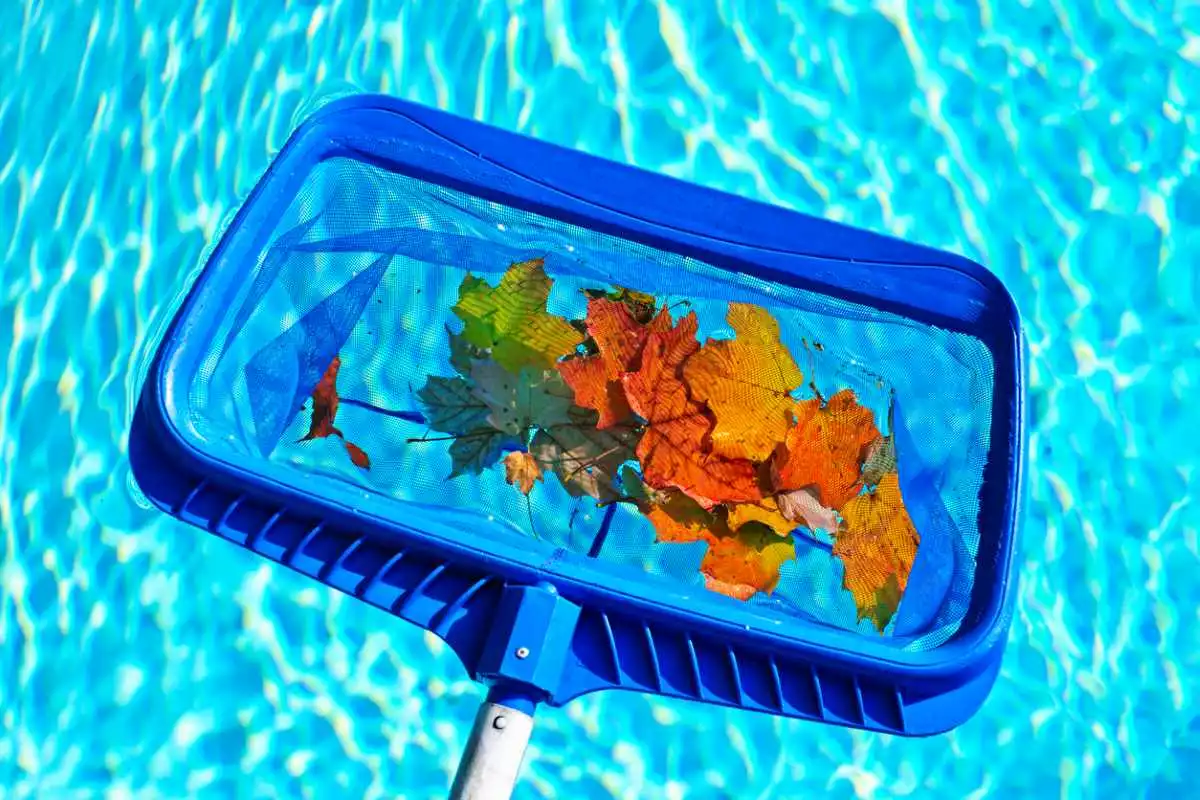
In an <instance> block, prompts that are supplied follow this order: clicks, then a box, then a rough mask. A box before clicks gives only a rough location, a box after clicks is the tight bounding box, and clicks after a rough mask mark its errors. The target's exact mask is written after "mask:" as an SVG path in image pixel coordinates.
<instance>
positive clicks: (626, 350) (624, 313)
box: [587, 297, 669, 381]
mask: <svg viewBox="0 0 1200 800" xmlns="http://www.w3.org/2000/svg"><path fill="white" fill-rule="evenodd" d="M668 320H669V318H668ZM656 327H658V328H659V329H661V328H662V323H661V321H660V322H659V323H658V325H657V326H656ZM587 330H588V333H589V334H591V337H592V338H593V339H594V340H595V341H596V348H597V349H598V350H599V351H600V358H601V359H602V360H603V361H604V367H605V370H606V371H607V374H608V379H609V380H613V381H615V380H619V379H620V378H621V375H622V374H624V372H625V371H626V370H628V369H629V367H630V365H632V364H633V362H634V359H636V358H637V357H638V355H640V354H641V352H642V345H644V344H645V343H646V336H647V335H649V333H650V331H651V328H650V327H648V326H646V325H642V324H640V323H639V322H638V321H637V320H636V319H634V318H633V313H632V312H631V311H630V310H629V306H628V305H626V304H625V303H622V302H618V301H616V300H609V299H607V298H604V297H597V298H593V299H591V300H589V301H588V314H587Z"/></svg>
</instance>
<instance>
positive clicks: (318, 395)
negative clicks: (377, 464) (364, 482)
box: [300, 356, 371, 469]
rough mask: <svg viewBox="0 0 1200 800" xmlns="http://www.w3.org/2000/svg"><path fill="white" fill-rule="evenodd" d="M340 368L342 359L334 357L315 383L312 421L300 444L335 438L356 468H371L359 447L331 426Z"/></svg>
mask: <svg viewBox="0 0 1200 800" xmlns="http://www.w3.org/2000/svg"><path fill="white" fill-rule="evenodd" d="M341 368H342V359H341V358H340V357H339V356H334V357H333V361H331V362H329V366H328V367H327V368H326V370H325V374H324V375H322V376H321V380H320V381H318V382H317V385H316V387H315V388H314V389H313V393H312V403H313V408H312V419H311V420H310V422H309V425H308V433H307V434H306V435H305V436H304V438H302V439H301V440H300V441H301V442H308V441H311V440H313V439H324V438H326V437H328V436H337V437H338V438H339V439H341V440H342V444H343V445H344V446H345V448H346V453H347V454H348V455H349V456H350V461H351V462H353V463H354V465H355V466H356V467H361V468H362V469H370V468H371V459H370V458H368V457H367V454H366V453H365V452H364V451H363V449H362V448H361V447H359V446H358V445H356V444H352V443H351V442H348V441H346V437H345V436H344V435H343V434H342V432H341V431H340V430H338V429H337V427H336V426H335V425H334V424H333V420H334V417H336V416H337V411H338V393H337V374H338V370H340V369H341Z"/></svg>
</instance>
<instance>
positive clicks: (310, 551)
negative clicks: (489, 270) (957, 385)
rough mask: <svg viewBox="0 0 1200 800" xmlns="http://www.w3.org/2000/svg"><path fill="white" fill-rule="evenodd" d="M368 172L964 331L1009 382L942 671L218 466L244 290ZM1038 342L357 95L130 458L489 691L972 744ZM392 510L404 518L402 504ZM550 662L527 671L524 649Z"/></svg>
mask: <svg viewBox="0 0 1200 800" xmlns="http://www.w3.org/2000/svg"><path fill="white" fill-rule="evenodd" d="M332 157H351V158H356V159H360V160H363V161H367V162H370V163H373V164H375V165H377V166H380V167H382V168H385V169H389V170H393V171H396V172H399V173H403V174H406V175H409V176H412V177H416V178H420V179H423V180H427V181H431V182H435V183H438V184H441V185H444V186H447V187H451V188H455V189H458V190H460V191H464V192H466V193H468V194H471V195H474V196H477V197H482V198H485V199H489V200H494V201H497V202H501V203H504V204H505V205H508V206H510V207H514V208H518V209H525V210H528V211H532V212H536V213H539V214H542V215H544V216H548V217H553V218H556V219H560V220H563V221H566V222H570V223H572V224H575V225H579V226H581V227H584V228H591V229H594V230H598V231H601V232H604V233H608V234H611V235H615V236H619V237H622V238H625V239H630V240H635V241H638V242H641V243H643V244H646V245H650V246H653V247H657V248H659V249H662V250H667V251H672V252H676V253H679V254H682V255H687V256H692V257H695V258H698V259H701V260H703V261H705V262H707V263H709V264H713V265H715V266H717V267H720V268H725V269H731V270H738V271H742V272H745V273H748V274H753V275H757V276H759V277H762V278H765V279H769V280H773V281H776V282H779V283H784V284H789V285H793V286H798V287H802V288H806V289H810V290H814V291H818V292H821V293H824V294H827V295H831V296H835V297H839V298H843V299H847V300H852V301H855V302H860V303H864V304H866V305H869V306H873V307H875V308H879V309H881V310H885V311H891V312H894V313H898V314H901V315H903V316H906V317H909V318H911V319H915V320H918V321H922V322H926V323H929V324H936V325H939V326H941V327H944V328H948V329H951V330H957V331H962V332H964V333H967V334H970V335H972V336H975V337H977V338H978V339H979V340H980V341H981V342H983V344H984V345H985V346H986V347H987V348H988V350H989V352H990V353H991V356H992V358H993V361H994V364H995V385H994V389H993V408H992V430H991V442H992V449H991V453H990V455H989V460H988V463H987V466H986V468H985V473H984V482H983V488H982V494H981V511H980V531H981V545H980V552H979V557H978V566H977V571H976V580H975V587H976V588H975V591H974V593H973V595H972V601H971V604H970V607H969V610H968V613H967V616H966V618H965V619H964V621H963V625H962V628H961V630H960V633H959V634H958V635H956V636H955V637H954V638H952V639H951V640H950V641H949V642H947V643H946V644H945V645H943V646H941V647H938V648H936V649H933V650H930V651H926V652H907V651H901V650H897V649H895V648H892V647H888V646H887V645H886V644H884V643H883V642H875V641H873V640H871V639H870V638H869V637H863V636H861V635H858V634H855V633H852V632H847V631H839V630H833V629H826V628H821V627H818V626H805V625H803V624H800V625H798V626H797V628H796V629H795V630H790V631H778V630H775V631H773V630H770V629H769V628H768V627H767V625H765V624H764V618H763V617H761V616H758V615H756V614H755V612H753V611H751V610H745V611H742V610H741V609H732V610H731V609H730V607H729V605H730V604H728V603H725V602H719V601H718V599H717V598H715V597H712V596H709V593H707V592H704V591H698V592H697V591H691V590H687V589H684V588H680V589H677V590H673V591H672V590H665V591H663V590H662V589H661V587H660V586H656V587H655V601H652V600H651V599H650V598H648V597H646V596H645V594H644V592H640V591H639V588H638V584H637V583H636V582H634V581H630V580H626V579H619V578H618V579H614V577H613V574H612V573H611V571H608V570H607V569H602V568H600V567H599V566H597V565H596V564H594V563H591V562H589V561H588V560H587V559H585V558H582V557H578V556H577V555H576V554H571V553H566V552H564V553H562V554H561V555H562V558H561V559H556V564H555V570H556V574H555V575H554V576H553V578H548V577H547V575H546V573H545V572H544V571H543V570H541V569H539V565H538V563H537V562H535V561H533V560H531V559H530V558H529V557H528V555H527V554H526V553H525V552H524V551H521V550H519V549H517V548H512V547H506V546H504V545H497V544H496V543H495V542H492V543H491V545H492V549H491V551H490V552H485V551H481V550H477V549H474V548H472V547H471V546H469V543H464V541H463V539H464V536H463V533H462V530H461V527H459V528H456V527H455V522H456V519H457V520H458V521H459V524H460V526H461V525H465V524H467V520H468V518H467V517H460V516H459V515H457V514H456V513H455V512H453V511H442V512H441V513H438V514H436V515H435V514H433V513H431V510H430V509H428V508H425V509H422V508H421V507H418V506H411V505H410V506H408V507H406V510H408V511H410V512H411V515H410V516H407V517H406V518H405V519H403V520H398V519H395V518H394V516H393V514H394V512H395V511H396V508H397V506H396V505H395V502H396V501H386V500H382V499H379V498H375V497H373V496H372V495H370V494H367V493H364V492H361V491H359V490H356V489H354V488H353V487H350V486H349V485H346V486H344V487H342V486H338V487H333V488H331V489H329V491H328V492H324V491H323V496H322V497H321V498H315V497H313V496H312V495H311V494H307V493H305V492H302V491H300V490H299V489H298V487H297V486H296V485H295V483H294V482H293V481H290V480H289V475H292V476H294V471H292V470H290V469H289V468H287V467H285V466H281V465H275V464H271V463H268V462H264V461H263V460H261V459H259V460H256V461H252V460H249V459H245V460H238V459H235V458H231V457H230V456H228V455H226V454H221V455H220V456H218V455H216V454H214V453H213V452H210V451H207V450H206V448H205V444H204V442H203V440H201V439H200V437H198V436H197V435H196V434H195V432H194V431H193V430H192V429H191V428H190V426H189V425H188V423H187V414H186V413H185V411H186V401H185V400H184V399H183V398H186V396H187V393H186V390H184V389H182V386H183V384H182V383H181V381H183V380H186V379H187V377H188V376H190V375H192V374H194V373H195V366H196V364H197V360H198V359H199V358H200V357H201V355H202V353H203V351H204V349H205V348H206V347H207V346H208V342H210V341H211V339H212V336H213V335H214V330H215V325H216V323H217V322H218V321H219V319H220V317H221V315H222V314H223V313H225V311H226V308H227V301H228V300H227V299H228V296H229V294H230V292H231V291H232V290H233V287H235V286H236V285H237V283H238V282H239V281H244V279H245V275H246V273H247V271H248V270H249V269H250V268H252V266H253V263H254V259H255V257H256V255H257V253H259V252H260V251H261V249H262V247H263V246H264V244H265V243H266V239H267V237H268V236H269V235H270V234H271V232H272V231H273V230H274V223H275V222H276V221H277V220H278V219H279V217H280V215H281V214H282V213H283V211H284V210H285V209H286V208H287V206H288V204H289V203H290V201H291V200H292V198H293V197H294V196H295V194H296V192H297V191H298V189H299V187H300V185H301V184H302V183H303V181H304V179H305V178H306V177H307V175H308V174H309V173H310V171H311V170H312V169H313V168H314V167H315V166H316V165H317V164H318V163H320V162H321V161H322V160H325V159H328V158H332ZM1024 370H1025V366H1024V338H1023V334H1022V329H1021V323H1020V318H1019V315H1018V313H1017V310H1016V307H1015V305H1014V303H1013V301H1012V298H1011V296H1010V295H1009V294H1008V293H1007V291H1005V289H1004V287H1003V286H1002V285H1001V283H1000V282H999V281H998V280H997V279H996V278H995V277H994V276H993V275H992V274H991V273H990V272H988V271H987V270H985V269H983V268H982V267H980V266H979V265H977V264H975V263H974V262H972V261H970V260H968V259H966V258H963V257H961V256H956V255H953V254H950V253H945V252H941V251H937V250H933V249H930V248H926V247H921V246H918V245H913V244H909V243H906V242H903V241H899V240H896V239H892V238H889V237H886V236H881V235H877V234H872V233H868V232H864V231H861V230H857V229H854V228H851V227H848V226H845V225H840V224H838V223H834V222H830V221H827V220H822V219H819V218H814V217H809V216H806V215H802V214H799V213H796V212H793V211H789V210H786V209H782V208H778V207H774V206H769V205H765V204H762V203H758V202H754V201H750V200H746V199H744V198H740V197H737V196H733V195H729V194H725V193H721V192H716V191H713V190H709V189H705V188H703V187H700V186H696V185H693V184H689V183H686V182H683V181H678V180H675V179H672V178H668V177H665V176H662V175H658V174H655V173H650V172H646V171H643V170H640V169H637V168H634V167H630V166H626V165H622V164H618V163H615V162H610V161H606V160H603V159H599V158H596V157H593V156H589V155H586V154H583V153H579V152H576V151H572V150H568V149H564V148H561V147H557V146H555V145H551V144H547V143H544V142H540V141H537V140H534V139H531V138H528V137H524V136H521V135H518V134H514V133H511V132H507V131H503V130H500V129H497V128H493V127H490V126H487V125H484V124H481V123H478V122H474V121H471V120H467V119H463V118H459V117H455V116H452V115H449V114H446V113H443V112H439V111H436V110H433V109H429V108H424V107H421V106H416V105H413V104H410V103H407V102H404V101H400V100H397V99H393V98H388V97H382V96H375V95H366V96H356V97H351V98H347V99H343V100H340V101H337V102H335V103H332V104H330V105H328V106H326V107H325V108H323V109H321V110H320V111H318V112H317V113H315V114H314V115H312V116H311V117H310V118H309V119H308V120H306V121H305V122H304V123H303V124H302V125H301V126H300V127H298V128H297V130H296V131H295V132H294V133H293V134H292V136H291V137H290V138H289V140H288V142H287V143H286V145H285V146H284V148H283V149H282V151H281V152H280V153H279V155H278V156H277V157H276V158H275V160H274V161H273V163H272V164H271V165H270V167H269V168H268V170H267V172H266V173H265V175H264V176H263V177H262V179H261V180H260V181H259V183H258V185H257V186H256V187H255V188H254V190H253V192H252V193H251V195H250V197H249V198H248V199H247V201H246V202H245V203H244V204H243V206H242V208H241V209H240V210H239V212H238V214H237V215H236V217H235V218H234V220H233V221H232V222H231V224H230V226H229V227H228V229H227V230H226V231H225V233H224V235H223V236H222V238H221V241H220V242H219V243H218V245H217V247H216V248H215V250H214V251H213V253H212V256H211V257H210V259H209V260H208V263H207V264H206V265H205V268H204V270H203V272H202V273H201V275H200V277H199V278H198V280H197V281H196V283H195V285H194V286H193V287H192V289H191V291H190V293H189V295H188V296H187V298H186V299H185V301H184V303H183V304H182V306H181V308H180V309H179V311H178V312H177V314H176V316H175V318H174V319H173V321H172V323H171V325H170V327H169V329H168V330H167V332H166V335H165V337H164V339H163V341H162V343H161V345H160V347H159V350H158V352H157V353H156V355H155V357H154V359H153V361H152V363H151V366H150V370H149V374H148V376H147V379H146V381H145V384H144V387H143V391H142V395H141V397H140V400H139V404H138V407H137V410H136V413H135V417H134V421H133V426H132V430H131V437H130V457H131V462H132V467H133V471H134V475H135V478H136V480H137V482H138V484H139V485H140V487H141V488H142V490H143V491H144V492H145V494H146V495H147V497H148V498H149V499H150V500H151V502H153V503H154V504H155V505H157V506H158V507H159V508H161V509H163V510H164V511H166V512H167V513H170V514H172V515H174V516H176V517H178V518H180V519H183V520H185V521H187V522H190V523H192V524H194V525H197V526H200V527H203V528H206V529H208V530H209V531H212V532H214V533H217V534H218V535H221V536H222V537H224V538H226V539H229V540H231V541H233V542H235V543H237V544H240V545H242V546H244V547H246V548H248V549H250V550H252V551H254V552H257V553H259V554H260V555H263V556H265V557H267V558H270V559H272V560H275V561H278V562H280V563H283V564H285V565H287V566H289V567H291V568H293V569H296V570H298V571H300V572H302V573H305V574H308V575H310V576H312V577H313V578H315V579H317V580H319V581H321V582H323V583H325V584H327V585H329V586H333V587H335V588H337V589H340V590H342V591H344V592H347V593H350V594H352V595H354V596H356V597H358V598H360V599H363V600H365V601H367V602H370V603H372V604H374V605H377V606H379V607H381V608H384V609H385V610H388V611H389V612H391V613H393V614H394V615H396V616H399V617H401V618H403V619H407V620H409V621H411V622H414V623H416V624H418V625H421V626H422V627H425V628H428V629H430V630H432V631H433V632H434V633H436V634H437V635H439V636H441V637H442V638H444V639H445V640H446V641H447V642H448V643H449V644H450V645H451V647H452V648H453V649H454V650H455V651H456V652H457V653H458V655H459V657H460V658H461V659H462V661H463V663H464V664H465V665H466V667H467V668H468V670H470V671H471V673H472V674H473V675H474V676H475V677H476V678H478V679H480V680H484V681H487V682H489V683H492V684H495V685H497V686H499V687H505V686H507V687H509V688H510V690H511V691H510V694H513V693H515V694H516V695H523V696H528V697H529V698H532V699H531V702H532V700H537V701H541V702H547V703H550V704H553V705H560V704H562V703H565V702H567V701H569V700H570V699H572V698H574V697H578V696H579V695H581V694H584V693H587V692H590V691H596V690H600V689H609V688H626V689H634V690H639V691H644V692H654V693H660V694H665V695H671V696H677V697H685V698H691V699H696V700H702V701H706V702H713V703H720V704H724V705H730V706H740V707H744V708H750V709H756V710H761V711H767V712H770V713H776V714H785V715H788V716H794V717H801V718H806V719H813V720H820V721H825V722H830V723H834V724H839V725H846V726H851V727H858V728H864V729H871V730H878V731H885V732H889V733H896V734H902V735H929V734H933V733H938V732H941V731H945V730H948V729H950V728H953V727H956V726H957V725H959V724H961V723H962V722H964V721H965V720H966V719H968V718H969V717H970V716H971V715H972V714H974V713H975V711H976V710H977V709H978V708H979V706H980V705H981V704H982V702H983V700H984V698H985V697H986V695H987V693H988V691H989V690H990V687H991V685H992V683H993V682H994V679H995V676H996V674H997V672H998V670H999V665H1000V659H1001V657H1002V654H1003V648H1004V643H1005V639H1006V637H1007V631H1008V629H1009V626H1010V624H1011V617H1012V609H1013V604H1014V601H1015V595H1016V589H1017V576H1016V572H1015V564H1014V556H1015V553H1016V546H1015V541H1016V536H1017V533H1018V527H1019V509H1020V505H1021V502H1022V498H1023V494H1024V487H1023V467H1024V459H1025V448H1024V439H1025V436H1024V416H1025V412H1024ZM388 503H390V505H389V504H388ZM531 641H535V642H537V643H538V644H537V646H536V647H534V648H530V649H532V650H533V651H534V653H535V656H534V657H532V658H527V659H520V660H517V661H514V660H513V658H512V652H513V648H515V647H518V646H520V647H528V645H525V644H521V642H531Z"/></svg>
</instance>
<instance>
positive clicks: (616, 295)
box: [583, 286, 658, 325]
mask: <svg viewBox="0 0 1200 800" xmlns="http://www.w3.org/2000/svg"><path fill="white" fill-rule="evenodd" d="M583 293H584V294H585V295H587V296H588V297H590V298H599V297H603V298H606V299H608V300H612V301H613V302H617V303H621V304H623V305H624V306H625V307H626V308H628V309H629V313H630V315H632V316H633V318H634V320H636V321H637V322H638V323H640V324H642V325H645V324H646V323H648V322H649V321H650V320H652V319H654V313H655V309H656V307H657V305H658V301H657V300H656V299H655V297H654V295H652V294H647V293H645V292H637V291H634V290H632V289H627V288H625V287H623V286H617V287H614V288H613V289H612V291H607V292H606V291H604V290H603V289H584V290H583Z"/></svg>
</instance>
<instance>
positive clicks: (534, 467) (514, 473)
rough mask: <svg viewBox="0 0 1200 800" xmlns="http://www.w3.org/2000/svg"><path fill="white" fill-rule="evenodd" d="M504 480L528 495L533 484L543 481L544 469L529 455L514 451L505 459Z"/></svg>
mask: <svg viewBox="0 0 1200 800" xmlns="http://www.w3.org/2000/svg"><path fill="white" fill-rule="evenodd" d="M504 479H505V480H507V481H508V482H509V483H510V484H512V485H513V486H516V487H517V488H518V489H520V490H521V494H524V495H528V494H529V492H530V491H532V490H533V484H534V483H535V482H537V481H540V480H541V479H542V468H541V467H540V466H538V462H537V459H536V458H534V457H533V456H532V455H530V454H529V453H525V452H521V451H518V450H514V451H513V452H511V453H509V454H508V455H506V456H505V457H504Z"/></svg>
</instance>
